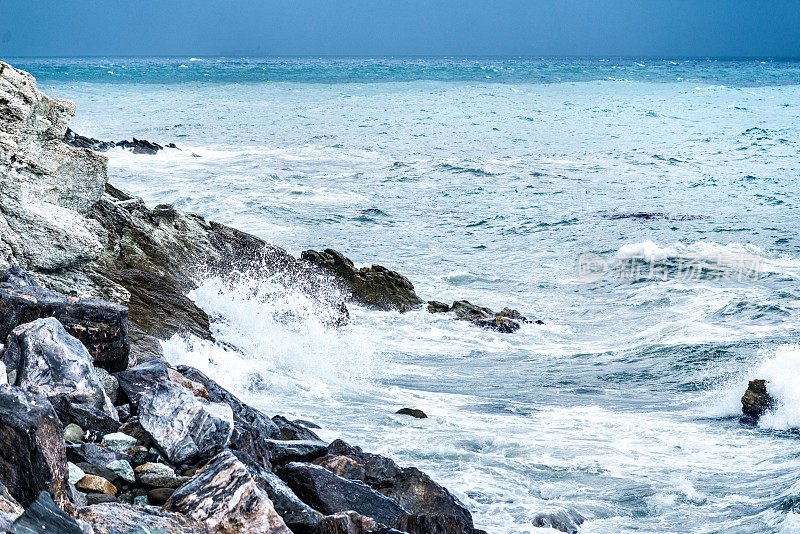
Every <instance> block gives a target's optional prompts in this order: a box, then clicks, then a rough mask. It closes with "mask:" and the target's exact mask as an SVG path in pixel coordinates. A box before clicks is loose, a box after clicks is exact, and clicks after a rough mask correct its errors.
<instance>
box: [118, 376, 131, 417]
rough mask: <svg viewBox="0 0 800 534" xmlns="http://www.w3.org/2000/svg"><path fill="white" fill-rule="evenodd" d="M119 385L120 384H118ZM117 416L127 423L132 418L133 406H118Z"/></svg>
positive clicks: (126, 404)
mask: <svg viewBox="0 0 800 534" xmlns="http://www.w3.org/2000/svg"><path fill="white" fill-rule="evenodd" d="M118 383H119V382H118ZM117 415H118V416H119V420H120V421H127V420H128V419H130V417H131V405H130V404H128V403H125V404H120V405H119V406H117Z"/></svg>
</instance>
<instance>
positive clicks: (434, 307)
mask: <svg viewBox="0 0 800 534" xmlns="http://www.w3.org/2000/svg"><path fill="white" fill-rule="evenodd" d="M449 311H450V306H449V305H448V304H446V303H444V302H439V301H438V300H429V301H428V312H429V313H447V312H449Z"/></svg>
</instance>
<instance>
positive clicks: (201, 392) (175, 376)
mask: <svg viewBox="0 0 800 534" xmlns="http://www.w3.org/2000/svg"><path fill="white" fill-rule="evenodd" d="M167 376H168V377H169V379H170V380H172V381H173V382H175V383H176V384H178V385H181V386H183V387H185V388H186V389H188V390H189V391H191V392H192V394H193V395H194V396H195V397H201V398H203V399H206V400H209V396H208V391H206V387H205V386H204V385H203V384H201V383H200V382H195V381H194V380H189V379H188V378H186V377H185V376H183V375H182V374H180V373H179V372H178V371H176V370H175V369H171V368H168V369H167Z"/></svg>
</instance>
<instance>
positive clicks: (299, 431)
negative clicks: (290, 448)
mask: <svg viewBox="0 0 800 534" xmlns="http://www.w3.org/2000/svg"><path fill="white" fill-rule="evenodd" d="M272 421H273V422H274V423H275V424H276V425H277V426H278V429H280V432H281V434H280V436H278V439H284V440H298V439H300V440H314V441H320V438H319V436H317V435H316V434H315V433H314V432H312V431H311V430H309V429H308V427H307V426H306V425H304V424H302V423H300V422H298V421H289V420H288V419H286V418H285V417H283V416H282V415H276V416H274V417H273V418H272ZM317 428H319V427H317Z"/></svg>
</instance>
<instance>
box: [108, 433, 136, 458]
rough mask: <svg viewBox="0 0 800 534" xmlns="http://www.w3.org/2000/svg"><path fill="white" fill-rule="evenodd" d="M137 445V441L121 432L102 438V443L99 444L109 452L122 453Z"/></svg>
mask: <svg viewBox="0 0 800 534" xmlns="http://www.w3.org/2000/svg"><path fill="white" fill-rule="evenodd" d="M138 443H139V442H138V440H137V439H136V438H134V437H132V436H129V435H127V434H125V433H123V432H114V433H112V434H106V435H105V436H103V441H101V442H100V445H102V446H103V447H105V448H106V449H108V450H110V451H114V452H123V453H124V452H127V451H129V450H130V449H132V448H133V447H135V446H136V445H138Z"/></svg>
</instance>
